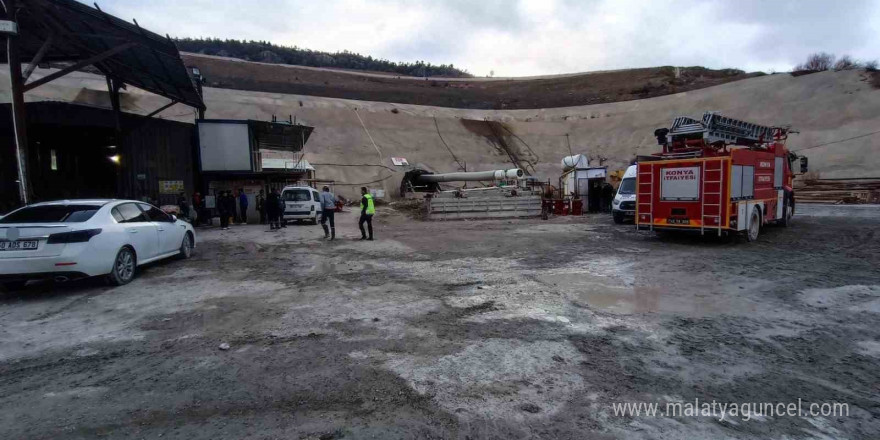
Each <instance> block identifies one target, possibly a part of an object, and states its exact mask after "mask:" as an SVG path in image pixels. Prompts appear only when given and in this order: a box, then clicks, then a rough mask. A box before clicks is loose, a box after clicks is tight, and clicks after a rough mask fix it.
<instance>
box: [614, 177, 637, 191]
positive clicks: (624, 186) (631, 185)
mask: <svg viewBox="0 0 880 440" xmlns="http://www.w3.org/2000/svg"><path fill="white" fill-rule="evenodd" d="M635 192H636V179H635V178H632V177H630V178H628V179H623V180H622V181H621V182H620V189H618V190H617V193H618V194H634V193H635Z"/></svg>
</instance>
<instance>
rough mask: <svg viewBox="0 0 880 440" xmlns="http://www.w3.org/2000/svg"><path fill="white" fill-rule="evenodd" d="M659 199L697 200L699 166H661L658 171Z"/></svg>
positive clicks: (698, 196) (698, 194) (698, 197)
mask: <svg viewBox="0 0 880 440" xmlns="http://www.w3.org/2000/svg"><path fill="white" fill-rule="evenodd" d="M660 199H661V200H681V201H693V200H699V199H700V167H675V168H663V169H662V170H661V172H660Z"/></svg>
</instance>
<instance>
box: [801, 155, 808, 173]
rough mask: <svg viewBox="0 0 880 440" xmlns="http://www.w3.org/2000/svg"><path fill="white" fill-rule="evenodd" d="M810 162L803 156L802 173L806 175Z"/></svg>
mask: <svg viewBox="0 0 880 440" xmlns="http://www.w3.org/2000/svg"><path fill="white" fill-rule="evenodd" d="M809 165H810V161H809V159H807V158H806V157H804V156H801V173H806V172H807V171H808V170H809V168H810V167H809Z"/></svg>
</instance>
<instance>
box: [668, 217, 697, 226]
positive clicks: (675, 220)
mask: <svg viewBox="0 0 880 440" xmlns="http://www.w3.org/2000/svg"><path fill="white" fill-rule="evenodd" d="M666 222H667V223H669V224H672V225H688V224H690V223H691V222H690V220H689V219H686V218H670V219H668V220H667V221H666Z"/></svg>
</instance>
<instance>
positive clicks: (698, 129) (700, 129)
mask: <svg viewBox="0 0 880 440" xmlns="http://www.w3.org/2000/svg"><path fill="white" fill-rule="evenodd" d="M774 132H775V129H774V128H773V127H767V126H763V125H758V124H753V123H751V122H747V121H741V120H739V119H733V118H728V117H727V116H723V115H721V114H720V113H716V112H706V113H705V114H704V115H703V119H702V120H700V121H698V120H696V119H693V118H689V117H687V116H679V117H677V118H675V120H673V121H672V127H670V128H669V134H668V136H669V139H670V140H673V139H676V138H679V137H686V138H687V137H691V136H693V135H695V134H698V133H702V136H703V139H705V140H706V142H708V143H710V144H714V143H716V142H723V143H725V144H740V145H754V144H760V143H766V142H771V141H772V140H773V134H774Z"/></svg>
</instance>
